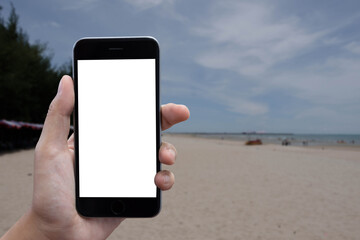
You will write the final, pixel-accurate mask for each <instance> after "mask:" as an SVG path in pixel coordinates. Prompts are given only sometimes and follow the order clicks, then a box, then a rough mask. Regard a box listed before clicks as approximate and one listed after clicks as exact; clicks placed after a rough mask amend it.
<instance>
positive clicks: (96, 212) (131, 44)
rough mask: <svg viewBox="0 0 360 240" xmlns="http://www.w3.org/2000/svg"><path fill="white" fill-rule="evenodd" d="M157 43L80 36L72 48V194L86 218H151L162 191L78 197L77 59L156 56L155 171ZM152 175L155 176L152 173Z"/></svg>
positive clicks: (158, 138)
mask: <svg viewBox="0 0 360 240" xmlns="http://www.w3.org/2000/svg"><path fill="white" fill-rule="evenodd" d="M159 51H160V50H159V44H158V42H157V40H156V39H155V38H152V37H109V38H83V39H80V40H78V41H77V42H76V43H75V45H74V47H73V79H74V90H75V107H74V140H75V141H74V143H75V149H74V150H75V151H74V152H75V182H76V187H75V189H76V190H75V192H76V193H75V194H76V209H77V211H78V213H79V214H81V215H82V216H85V217H153V216H155V215H157V214H158V213H159V212H160V208H161V191H160V189H159V188H157V189H156V198H131V197H127V198H123V197H119V198H98V197H94V198H89V197H80V196H79V151H78V147H79V144H78V139H79V137H78V136H79V135H78V134H79V131H78V129H79V127H78V119H79V116H78V99H77V92H78V84H77V79H78V76H77V61H78V60H87V59H88V60H99V59H104V60H105V59H155V62H156V64H155V67H156V71H155V72H156V80H155V85H156V86H155V87H156V109H154V111H156V159H154V160H155V161H156V170H157V172H158V171H160V170H161V164H160V162H159V160H158V159H159V156H158V155H159V149H160V145H161V135H160V122H161V121H160V52H159ZM154 177H155V176H154ZM115 201H121V202H122V203H123V205H124V211H123V212H121V213H114V212H113V211H112V210H111V205H112V203H114V202H115Z"/></svg>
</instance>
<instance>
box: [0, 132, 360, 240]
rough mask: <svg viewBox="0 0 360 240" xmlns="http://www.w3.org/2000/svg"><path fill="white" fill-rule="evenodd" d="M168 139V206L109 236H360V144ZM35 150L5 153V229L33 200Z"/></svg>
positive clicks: (0, 172)
mask: <svg viewBox="0 0 360 240" xmlns="http://www.w3.org/2000/svg"><path fill="white" fill-rule="evenodd" d="M163 140H165V141H168V142H171V143H173V144H174V145H175V146H176V148H177V150H178V158H177V162H176V164H175V165H174V166H170V167H166V168H167V169H171V170H172V171H173V172H174V174H175V177H176V183H175V185H174V187H173V189H172V190H171V191H169V192H164V193H163V207H162V211H161V213H160V214H159V215H158V216H157V217H155V218H152V219H127V220H125V221H124V222H123V223H122V224H121V225H120V227H119V228H118V229H117V230H116V231H115V232H114V233H113V234H112V235H111V236H110V237H109V239H174V240H177V239H219V240H220V239H248V240H249V239H254V240H260V239H276V240H279V239H280V240H281V239H314V240H322V239H324V240H331V239H333V240H335V239H336V240H339V239H354V240H355V239H360V228H359V226H360V204H359V203H360V187H359V186H360V151H359V149H358V148H347V149H341V148H331V147H325V148H310V147H294V146H286V147H284V146H279V145H271V144H269V145H261V146H244V145H243V143H242V142H238V141H227V140H220V139H219V140H216V139H203V138H196V137H189V136H180V135H166V136H164V137H163ZM33 154H34V151H33V150H23V151H18V152H14V153H8V154H3V155H0V201H1V210H0V235H2V234H3V233H4V232H5V231H7V230H8V228H9V227H10V226H11V225H12V224H14V222H15V221H16V220H17V219H18V218H19V217H20V216H21V215H22V214H23V213H24V212H25V211H26V209H27V208H28V207H29V206H30V203H31V194H32V177H33V176H32V173H33Z"/></svg>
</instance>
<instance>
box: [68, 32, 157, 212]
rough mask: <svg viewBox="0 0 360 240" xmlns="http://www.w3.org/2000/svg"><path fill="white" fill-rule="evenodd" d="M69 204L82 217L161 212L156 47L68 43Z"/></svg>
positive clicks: (138, 41)
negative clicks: (72, 191) (72, 196)
mask: <svg viewBox="0 0 360 240" xmlns="http://www.w3.org/2000/svg"><path fill="white" fill-rule="evenodd" d="M73 79H74V87H75V109H74V135H75V180H76V208H77V211H78V212H79V214H81V215H83V216H86V217H153V216H155V215H156V214H158V213H159V211H160V206H161V197H160V190H159V189H158V188H157V187H156V185H155V183H154V177H155V174H156V173H157V172H158V171H160V162H159V160H158V153H159V148H160V142H161V140H160V104H159V101H160V100H159V94H160V93H159V45H158V42H157V41H156V40H155V39H154V38H152V37H120V38H83V39H80V40H79V41H77V42H76V43H75V45H74V49H73Z"/></svg>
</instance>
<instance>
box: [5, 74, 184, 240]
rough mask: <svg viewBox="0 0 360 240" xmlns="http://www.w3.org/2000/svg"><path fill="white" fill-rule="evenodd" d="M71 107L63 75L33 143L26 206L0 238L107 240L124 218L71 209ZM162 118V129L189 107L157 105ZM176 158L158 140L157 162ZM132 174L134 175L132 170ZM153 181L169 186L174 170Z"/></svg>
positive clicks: (172, 149)
mask: <svg viewBox="0 0 360 240" xmlns="http://www.w3.org/2000/svg"><path fill="white" fill-rule="evenodd" d="M73 107H74V86H73V81H72V79H71V77H69V76H64V77H63V78H62V79H61V81H60V84H59V87H58V92H57V95H56V96H55V98H54V99H53V101H52V102H51V104H50V107H49V111H48V114H47V117H46V119H45V123H44V127H43V130H42V133H41V136H40V139H39V141H38V143H37V145H36V149H35V160H34V161H35V162H34V190H33V200H32V204H31V207H30V209H29V211H28V212H27V213H25V214H24V215H23V216H22V217H21V218H20V219H19V220H18V222H17V223H16V224H15V225H14V226H12V227H11V228H10V230H9V231H8V232H7V233H6V234H5V235H4V236H3V237H2V238H1V240H10V239H16V240H21V239H37V240H41V239H62V240H66V239H72V240H73V239H77V240H78V239H86V240H88V239H106V238H107V237H108V236H109V235H110V234H111V233H112V232H113V231H114V229H115V228H116V227H117V226H118V225H119V224H120V223H121V222H122V221H123V220H124V219H120V218H84V217H81V216H80V215H78V213H77V211H76V209H75V179H74V138H73V136H71V137H70V138H69V139H67V137H68V134H69V129H70V116H71V113H72V111H73ZM161 116H162V119H161V126H162V130H165V129H167V128H170V127H171V126H173V125H174V124H176V123H179V122H182V121H185V120H186V119H188V117H189V110H188V109H187V107H186V106H183V105H176V104H167V105H163V106H162V107H161ZM94 140H97V141H102V139H94ZM139 147H141V146H139ZM175 158H176V149H175V147H174V146H173V145H171V144H170V143H165V142H163V143H162V145H161V147H160V152H159V160H160V162H162V163H163V164H167V165H171V164H173V163H174V162H175ZM134 175H135V177H136V173H134ZM155 184H156V185H157V186H158V187H159V188H160V189H161V190H169V189H170V188H171V187H172V185H173V184H174V175H173V173H172V172H170V171H167V170H163V171H160V172H158V173H157V174H156V176H155Z"/></svg>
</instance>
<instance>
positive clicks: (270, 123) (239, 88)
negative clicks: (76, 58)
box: [0, 0, 360, 134]
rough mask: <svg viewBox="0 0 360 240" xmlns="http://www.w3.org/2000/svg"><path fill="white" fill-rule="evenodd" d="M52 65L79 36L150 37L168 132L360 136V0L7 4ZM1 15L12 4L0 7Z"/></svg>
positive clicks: (41, 1)
mask: <svg viewBox="0 0 360 240" xmlns="http://www.w3.org/2000/svg"><path fill="white" fill-rule="evenodd" d="M13 4H14V6H15V8H16V11H17V13H18V15H19V16H20V19H19V24H20V26H21V28H22V29H23V30H24V31H25V32H26V33H27V34H28V36H29V39H30V41H31V42H36V41H40V42H42V43H47V46H48V49H49V50H48V54H51V55H52V56H53V58H52V63H53V64H54V65H57V66H59V65H61V64H63V63H64V62H67V61H70V60H71V57H72V47H73V44H74V43H75V42H76V41H77V40H78V39H79V38H82V37H101V36H153V37H155V38H156V39H157V40H158V41H159V43H160V51H161V59H160V62H161V102H162V103H163V104H164V103H168V102H174V103H180V104H185V105H187V106H188V107H189V109H190V112H191V116H190V119H189V120H188V121H187V122H185V123H182V124H179V125H178V126H176V127H175V128H173V129H172V131H175V132H244V131H258V132H268V133H270V132H277V133H284V132H285V133H320V134H322V133H324V134H336V133H338V134H339V133H344V134H360V27H359V26H360V1H358V0H353V1H348V0H342V1H340V0H337V1H333V0H324V1H322V0H318V1H309V0H302V1H296V0H271V1H270V0H259V1H254V0H253V1H241V0H221V1H216V0H194V1H186V0H182V1H180V0H111V1H100V0H77V1H73V0H48V1H45V0H32V1H25V0H21V1H20V0H18V1H16V0H14V1H13ZM0 5H2V6H3V8H4V9H3V11H2V15H3V16H4V17H6V16H8V13H9V10H10V1H1V2H0Z"/></svg>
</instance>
